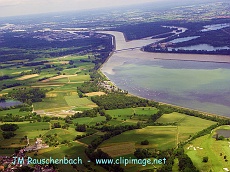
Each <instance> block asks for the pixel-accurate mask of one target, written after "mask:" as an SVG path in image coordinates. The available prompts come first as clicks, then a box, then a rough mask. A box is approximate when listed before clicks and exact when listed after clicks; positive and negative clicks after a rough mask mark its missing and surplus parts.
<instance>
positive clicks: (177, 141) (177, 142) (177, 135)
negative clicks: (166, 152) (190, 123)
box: [176, 126, 179, 148]
mask: <svg viewBox="0 0 230 172" xmlns="http://www.w3.org/2000/svg"><path fill="white" fill-rule="evenodd" d="M178 144H179V128H178V126H177V134H176V145H177V148H178Z"/></svg>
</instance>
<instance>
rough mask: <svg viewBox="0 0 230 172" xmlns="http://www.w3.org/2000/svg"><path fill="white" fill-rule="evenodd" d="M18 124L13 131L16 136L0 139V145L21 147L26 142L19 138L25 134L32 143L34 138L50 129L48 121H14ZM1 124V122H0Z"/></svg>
mask: <svg viewBox="0 0 230 172" xmlns="http://www.w3.org/2000/svg"><path fill="white" fill-rule="evenodd" d="M14 123H15V124H17V125H18V126H19V129H18V130H16V131H15V134H16V136H14V137H12V138H10V139H5V140H4V141H0V146H1V147H8V148H14V147H22V146H25V145H26V144H27V142H22V141H21V138H23V137H24V136H27V137H28V138H29V139H30V143H31V144H33V143H34V141H35V138H37V137H39V135H40V134H41V135H43V134H45V133H46V132H47V131H49V129H50V124H49V123H48V122H39V123H29V122H18V123H16V122H14ZM0 125H1V123H0Z"/></svg>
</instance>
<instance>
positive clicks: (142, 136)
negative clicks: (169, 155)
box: [100, 126, 177, 156]
mask: <svg viewBox="0 0 230 172" xmlns="http://www.w3.org/2000/svg"><path fill="white" fill-rule="evenodd" d="M176 131H177V127H176V126H159V127H158V126H148V127H145V128H143V129H137V130H132V131H127V132H124V133H122V134H120V135H118V136H115V137H113V138H111V139H109V140H107V141H105V142H104V143H103V144H102V145H101V146H100V148H105V147H107V148H108V147H111V149H110V150H111V151H113V150H114V148H116V147H118V146H120V145H123V146H124V145H127V143H129V144H130V145H133V148H156V149H161V150H165V149H168V148H173V147H175V146H176V139H175V138H176ZM146 139H147V140H148V141H149V145H146V146H142V145H141V141H144V140H146ZM130 145H129V146H126V149H127V150H129V153H133V152H134V149H132V150H131V149H130V148H129V147H130ZM121 147H122V146H121ZM123 149H124V148H122V150H121V151H120V154H123V153H122V152H123ZM107 150H109V149H107ZM116 152H119V150H117V151H116ZM108 153H109V154H110V155H111V156H114V155H113V154H112V153H111V152H108ZM124 155H125V154H124Z"/></svg>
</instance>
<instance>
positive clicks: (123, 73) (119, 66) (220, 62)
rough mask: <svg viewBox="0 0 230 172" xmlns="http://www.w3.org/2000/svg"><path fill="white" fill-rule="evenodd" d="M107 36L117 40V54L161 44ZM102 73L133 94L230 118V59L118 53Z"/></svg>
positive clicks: (185, 55) (223, 57)
mask: <svg viewBox="0 0 230 172" xmlns="http://www.w3.org/2000/svg"><path fill="white" fill-rule="evenodd" d="M104 33H107V34H111V35H114V36H115V40H116V50H122V49H127V48H133V47H141V46H145V45H147V44H150V43H152V42H155V41H157V40H154V39H150V38H149V39H142V40H135V41H129V42H126V41H125V38H124V35H123V34H122V33H120V32H104ZM101 71H102V72H103V73H104V74H105V75H106V76H107V77H108V78H109V79H110V80H111V81H112V82H114V83H115V84H116V85H117V86H118V87H119V88H121V89H124V90H127V91H128V92H129V93H131V94H134V95H137V96H141V97H144V98H148V99H152V100H156V101H160V102H165V103H170V104H173V105H178V106H183V107H187V108H191V109H196V110H200V111H205V112H209V113H214V114H218V115H223V116H228V117H230V56H219V55H194V54H166V53H148V52H142V51H141V50H140V49H133V50H124V51H117V52H116V51H115V52H114V53H113V55H112V56H111V57H110V58H109V60H108V61H107V62H106V63H105V64H104V65H103V67H102V69H101Z"/></svg>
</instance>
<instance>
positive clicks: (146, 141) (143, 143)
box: [141, 140, 149, 145]
mask: <svg viewBox="0 0 230 172" xmlns="http://www.w3.org/2000/svg"><path fill="white" fill-rule="evenodd" d="M148 144H149V141H148V140H144V141H142V142H141V145H148Z"/></svg>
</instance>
